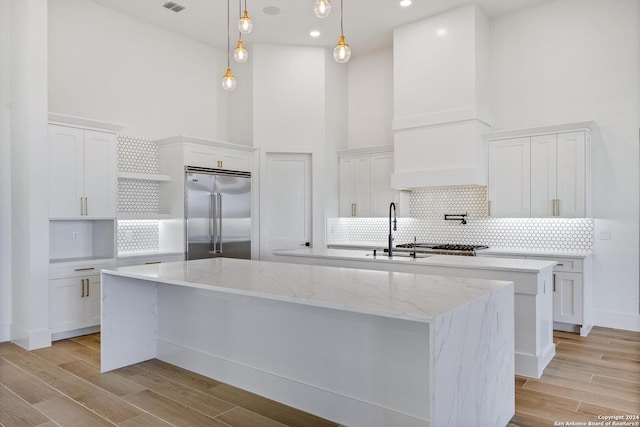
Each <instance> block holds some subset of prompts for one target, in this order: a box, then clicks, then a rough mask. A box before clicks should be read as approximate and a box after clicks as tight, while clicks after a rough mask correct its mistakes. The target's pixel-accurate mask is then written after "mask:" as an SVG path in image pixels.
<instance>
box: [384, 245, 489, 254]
mask: <svg viewBox="0 0 640 427" xmlns="http://www.w3.org/2000/svg"><path fill="white" fill-rule="evenodd" d="M396 248H398V249H404V250H407V249H408V250H411V251H413V250H414V248H415V251H416V252H423V253H424V252H427V253H438V254H451V255H470V256H474V255H475V254H476V251H478V250H482V249H488V248H489V247H488V246H484V245H457V244H449V243H447V244H442V243H403V244H400V245H396Z"/></svg>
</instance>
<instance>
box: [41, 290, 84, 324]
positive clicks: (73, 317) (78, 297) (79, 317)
mask: <svg viewBox="0 0 640 427" xmlns="http://www.w3.org/2000/svg"><path fill="white" fill-rule="evenodd" d="M82 280H83V278H82V277H69V278H66V279H54V280H49V287H50V298H51V301H50V303H49V307H50V310H49V314H50V317H51V319H50V325H51V332H53V333H56V332H64V331H70V330H73V329H79V328H84V327H85V305H84V302H85V298H84V297H83V295H84V289H83V282H82Z"/></svg>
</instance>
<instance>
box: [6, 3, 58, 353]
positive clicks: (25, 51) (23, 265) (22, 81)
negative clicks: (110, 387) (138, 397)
mask: <svg viewBox="0 0 640 427" xmlns="http://www.w3.org/2000/svg"><path fill="white" fill-rule="evenodd" d="M10 3H11V8H10V14H11V17H10V22H11V24H10V37H11V52H10V61H11V71H10V72H11V84H10V90H11V185H12V189H11V196H12V199H11V216H12V236H11V237H12V239H11V246H12V266H11V272H12V277H11V279H12V281H13V285H12V324H11V340H13V341H14V342H16V343H18V344H20V345H21V346H23V347H25V348H27V349H34V348H40V347H45V346H48V345H50V344H51V333H50V330H49V315H48V313H49V287H48V281H47V280H48V276H47V275H48V263H49V233H48V225H49V221H48V210H49V209H48V202H49V200H48V187H47V186H46V185H44V183H46V182H47V177H48V172H47V171H48V166H47V165H48V146H47V0H21V1H12V2H10ZM5 11H6V9H5Z"/></svg>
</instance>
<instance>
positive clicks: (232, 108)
mask: <svg viewBox="0 0 640 427" xmlns="http://www.w3.org/2000/svg"><path fill="white" fill-rule="evenodd" d="M245 48H246V49H247V51H249V59H248V60H247V62H245V63H244V64H238V63H236V62H235V61H234V60H233V58H231V71H232V72H233V75H234V77H235V78H236V89H235V90H234V91H233V92H229V93H228V94H227V97H228V113H227V114H228V123H229V132H228V134H229V137H228V141H229V142H233V143H235V144H243V145H249V146H251V145H253V46H251V45H247V46H245ZM220 80H222V74H221V75H220Z"/></svg>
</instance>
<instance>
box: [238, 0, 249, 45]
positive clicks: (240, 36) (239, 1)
mask: <svg viewBox="0 0 640 427" xmlns="http://www.w3.org/2000/svg"><path fill="white" fill-rule="evenodd" d="M244 7H245V9H246V8H247V5H246V1H245V6H244ZM238 13H239V16H240V19H241V20H242V0H238ZM238 40H242V31H240V29H238Z"/></svg>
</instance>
